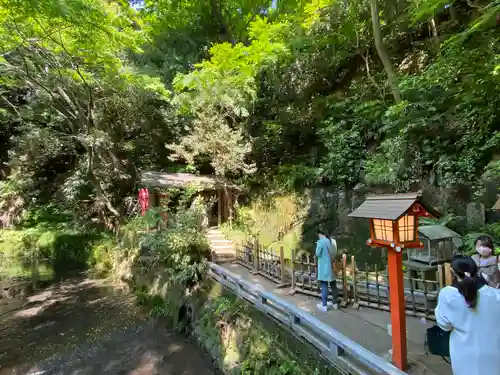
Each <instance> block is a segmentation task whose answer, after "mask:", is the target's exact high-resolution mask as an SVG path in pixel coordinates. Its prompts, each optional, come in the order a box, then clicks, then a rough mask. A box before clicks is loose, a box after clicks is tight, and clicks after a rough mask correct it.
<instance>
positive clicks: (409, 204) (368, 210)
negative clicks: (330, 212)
mask: <svg viewBox="0 0 500 375" xmlns="http://www.w3.org/2000/svg"><path fill="white" fill-rule="evenodd" d="M438 215H439V214H438V213H437V212H436V211H434V210H433V209H432V208H430V207H428V206H427V207H426V206H425V205H424V204H423V203H422V202H421V196H420V194H395V195H379V196H373V197H368V198H367V199H366V200H365V202H363V204H362V205H361V206H359V207H358V208H357V209H356V210H355V211H353V212H352V213H351V214H349V216H350V217H359V218H367V219H370V239H369V240H367V241H366V243H367V245H368V246H372V247H384V248H386V249H387V258H388V259H387V260H388V273H389V275H388V276H389V303H390V308H391V323H392V359H393V362H394V364H395V365H396V366H397V367H398V368H399V369H401V370H403V371H404V370H405V369H406V367H407V365H408V359H407V340H406V301H405V293H404V276H403V252H402V251H403V249H404V248H422V247H423V244H422V242H420V240H419V239H418V217H419V216H427V217H428V216H435V217H437V216H438Z"/></svg>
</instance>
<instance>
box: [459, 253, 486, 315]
mask: <svg viewBox="0 0 500 375" xmlns="http://www.w3.org/2000/svg"><path fill="white" fill-rule="evenodd" d="M451 268H452V269H453V272H454V273H455V275H456V276H457V277H459V278H460V279H461V280H460V281H459V280H457V282H456V287H457V289H458V291H459V292H460V294H461V295H462V296H464V298H465V301H466V302H467V304H468V305H469V307H470V308H472V309H473V308H475V307H476V305H477V291H478V290H479V288H480V287H481V286H482V285H484V281H483V282H481V281H482V280H481V279H480V278H479V277H478V274H477V264H476V262H474V259H472V258H471V257H467V256H464V255H457V256H455V257H454V258H453V259H452V261H451Z"/></svg>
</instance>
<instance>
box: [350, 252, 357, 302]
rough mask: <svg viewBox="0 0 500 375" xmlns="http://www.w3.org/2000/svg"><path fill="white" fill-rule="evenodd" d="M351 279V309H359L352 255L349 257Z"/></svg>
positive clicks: (354, 264)
mask: <svg viewBox="0 0 500 375" xmlns="http://www.w3.org/2000/svg"><path fill="white" fill-rule="evenodd" d="M351 278H352V301H353V304H352V307H354V308H355V309H357V308H359V303H358V278H357V276H356V262H355V260H354V255H353V256H351Z"/></svg>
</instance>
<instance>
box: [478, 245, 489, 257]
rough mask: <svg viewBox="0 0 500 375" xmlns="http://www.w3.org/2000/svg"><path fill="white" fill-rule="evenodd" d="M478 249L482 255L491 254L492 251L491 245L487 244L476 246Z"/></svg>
mask: <svg viewBox="0 0 500 375" xmlns="http://www.w3.org/2000/svg"><path fill="white" fill-rule="evenodd" d="M476 251H477V253H478V254H479V255H481V256H482V257H486V256H489V255H491V253H492V251H491V249H490V248H489V247H486V246H478V247H476Z"/></svg>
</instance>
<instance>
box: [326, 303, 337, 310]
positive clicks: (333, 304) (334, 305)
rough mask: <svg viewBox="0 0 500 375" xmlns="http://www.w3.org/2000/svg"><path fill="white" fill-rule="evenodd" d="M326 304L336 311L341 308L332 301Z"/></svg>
mask: <svg viewBox="0 0 500 375" xmlns="http://www.w3.org/2000/svg"><path fill="white" fill-rule="evenodd" d="M326 304H327V306H330V307H331V308H332V309H334V310H338V308H339V305H338V304H336V303H333V302H332V301H328V302H327V303H326Z"/></svg>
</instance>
